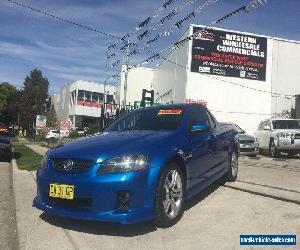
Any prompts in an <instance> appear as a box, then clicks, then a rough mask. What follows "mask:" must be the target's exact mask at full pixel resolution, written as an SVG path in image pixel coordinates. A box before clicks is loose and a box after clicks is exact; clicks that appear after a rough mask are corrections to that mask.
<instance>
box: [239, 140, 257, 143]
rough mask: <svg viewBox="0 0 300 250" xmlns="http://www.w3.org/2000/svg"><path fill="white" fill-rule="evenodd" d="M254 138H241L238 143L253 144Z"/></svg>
mask: <svg viewBox="0 0 300 250" xmlns="http://www.w3.org/2000/svg"><path fill="white" fill-rule="evenodd" d="M253 143H254V140H241V141H240V144H253Z"/></svg>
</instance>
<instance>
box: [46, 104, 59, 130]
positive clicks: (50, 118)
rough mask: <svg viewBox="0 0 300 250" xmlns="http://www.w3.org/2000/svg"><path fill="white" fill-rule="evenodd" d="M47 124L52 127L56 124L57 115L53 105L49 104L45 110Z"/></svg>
mask: <svg viewBox="0 0 300 250" xmlns="http://www.w3.org/2000/svg"><path fill="white" fill-rule="evenodd" d="M47 126H49V127H52V128H56V127H57V126H58V122H57V116H56V112H55V109H54V107H53V106H51V107H50V110H49V112H47Z"/></svg>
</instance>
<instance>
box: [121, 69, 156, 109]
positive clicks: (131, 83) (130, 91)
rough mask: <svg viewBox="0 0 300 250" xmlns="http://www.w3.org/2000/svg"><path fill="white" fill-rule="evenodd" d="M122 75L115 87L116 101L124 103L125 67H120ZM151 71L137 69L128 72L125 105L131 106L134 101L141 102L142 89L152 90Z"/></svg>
mask: <svg viewBox="0 0 300 250" xmlns="http://www.w3.org/2000/svg"><path fill="white" fill-rule="evenodd" d="M121 71H122V74H121V76H120V79H119V81H118V83H117V86H116V100H117V101H118V103H120V104H123V103H124V84H125V72H124V71H125V66H124V65H123V66H122V69H121ZM152 83H153V69H151V68H145V67H138V68H132V69H130V70H129V73H128V79H127V94H126V102H127V104H129V103H130V104H131V105H133V104H134V102H135V101H141V99H142V91H143V89H147V90H152Z"/></svg>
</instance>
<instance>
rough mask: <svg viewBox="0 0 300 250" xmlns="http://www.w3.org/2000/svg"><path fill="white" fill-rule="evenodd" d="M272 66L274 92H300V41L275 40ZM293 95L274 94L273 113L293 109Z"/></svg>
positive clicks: (289, 93)
mask: <svg viewBox="0 0 300 250" xmlns="http://www.w3.org/2000/svg"><path fill="white" fill-rule="evenodd" d="M273 42H274V46H273V61H274V65H273V68H272V76H273V79H272V92H274V93H281V94H286V95H299V94H300V70H299V66H300V43H299V42H294V41H284V40H274V41H273ZM294 101H295V100H294V98H293V97H284V96H280V95H276V94H273V97H272V114H273V113H281V112H282V111H283V110H289V111H290V110H291V108H292V106H294V105H295V103H294ZM294 107H295V106H294Z"/></svg>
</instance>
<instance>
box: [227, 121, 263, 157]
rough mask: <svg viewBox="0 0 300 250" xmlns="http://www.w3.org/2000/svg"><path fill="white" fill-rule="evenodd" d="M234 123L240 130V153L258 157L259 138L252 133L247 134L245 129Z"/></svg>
mask: <svg viewBox="0 0 300 250" xmlns="http://www.w3.org/2000/svg"><path fill="white" fill-rule="evenodd" d="M233 125H234V126H235V127H236V128H237V130H238V138H239V141H240V154H241V155H247V156H251V157H256V156H257V155H258V143H257V139H256V138H255V137H253V136H251V135H248V134H246V132H245V130H243V129H241V128H240V127H239V126H238V125H236V124H233Z"/></svg>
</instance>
